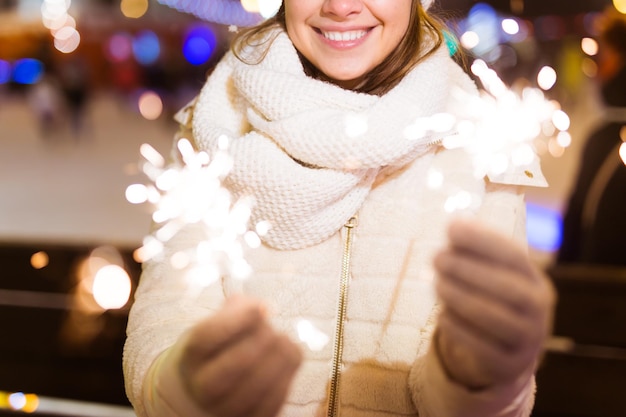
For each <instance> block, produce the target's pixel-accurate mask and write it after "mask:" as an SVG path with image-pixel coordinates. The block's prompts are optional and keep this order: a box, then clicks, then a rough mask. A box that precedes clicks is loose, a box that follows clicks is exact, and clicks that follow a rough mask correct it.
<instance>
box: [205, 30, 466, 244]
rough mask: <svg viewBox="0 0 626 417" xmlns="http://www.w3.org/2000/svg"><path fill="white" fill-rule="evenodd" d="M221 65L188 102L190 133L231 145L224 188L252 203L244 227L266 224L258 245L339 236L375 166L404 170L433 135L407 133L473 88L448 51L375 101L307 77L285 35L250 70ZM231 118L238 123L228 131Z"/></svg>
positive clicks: (208, 142)
mask: <svg viewBox="0 0 626 417" xmlns="http://www.w3.org/2000/svg"><path fill="white" fill-rule="evenodd" d="M224 61H227V62H229V64H228V66H229V70H228V71H229V74H228V77H224V78H223V79H222V80H220V81H219V82H211V79H209V81H208V82H207V84H206V85H205V87H204V88H203V91H202V93H201V95H200V96H199V98H198V101H197V103H196V107H195V110H194V117H193V133H194V137H195V140H196V143H197V146H198V147H199V148H200V149H203V150H207V151H209V153H210V152H211V151H212V150H214V149H215V147H216V143H217V140H218V138H219V136H220V135H223V134H225V135H227V136H228V137H229V138H230V139H231V144H230V148H229V151H230V153H231V155H232V157H233V159H234V166H233V169H232V171H231V172H230V174H229V175H228V177H227V178H226V180H225V185H226V186H227V187H228V188H229V189H230V190H231V192H233V194H234V195H235V196H242V195H252V196H253V197H254V199H255V203H254V208H253V215H252V218H251V221H252V222H254V223H256V222H258V221H261V220H265V221H269V222H270V224H271V230H270V232H269V233H268V234H267V235H265V236H263V239H264V241H265V242H266V243H267V244H268V245H270V246H272V247H275V248H278V249H299V248H303V247H307V246H310V245H314V244H316V243H319V242H321V241H323V240H325V239H326V238H328V237H329V236H331V235H332V234H334V233H335V232H337V230H339V229H340V228H341V227H342V225H344V224H345V223H346V221H347V220H348V219H349V218H350V217H351V216H353V215H354V214H355V213H356V212H357V211H358V210H359V207H360V206H361V205H362V204H363V202H364V200H365V199H366V197H367V195H368V192H369V191H370V189H371V187H372V184H373V182H374V180H375V179H376V176H377V175H378V174H379V172H380V171H381V169H383V168H386V167H400V166H402V165H405V164H407V163H408V162H410V161H412V160H413V159H415V158H417V157H418V156H420V155H422V154H424V153H425V152H428V151H429V149H430V148H431V147H432V143H433V139H435V140H436V139H439V138H438V137H433V136H432V135H430V136H426V137H423V138H420V139H417V140H416V139H415V138H407V135H406V134H405V129H407V127H409V126H411V125H412V124H414V123H415V121H416V120H417V119H420V118H424V117H429V116H432V115H434V114H436V113H441V112H445V111H446V110H447V109H448V108H449V104H450V99H451V94H450V92H451V90H452V89H453V88H454V86H458V87H460V88H463V89H464V90H466V91H467V90H472V89H475V87H474V84H473V83H472V82H471V80H470V79H469V77H467V75H465V73H463V71H462V69H461V68H460V67H459V66H458V65H456V64H455V63H454V62H453V61H452V59H451V58H450V57H449V55H448V53H447V49H446V48H440V49H439V50H438V51H436V52H435V53H434V54H432V55H431V56H430V57H428V58H426V59H425V60H424V61H422V62H421V63H420V64H419V65H418V66H417V67H416V68H415V69H413V70H412V71H411V72H410V73H409V74H408V75H407V76H406V77H405V78H404V79H403V80H402V81H401V82H400V84H398V85H397V86H396V87H395V88H393V89H392V90H391V91H390V92H388V93H387V94H385V95H384V96H382V97H378V96H372V95H367V94H361V93H355V92H353V91H349V90H345V89H342V88H340V87H337V86H335V85H333V84H329V83H326V82H322V81H318V80H315V79H312V78H310V77H308V76H306V75H305V73H304V71H303V67H302V64H301V62H300V59H299V57H298V54H297V52H296V50H295V48H294V46H293V44H292V43H291V41H290V40H289V37H288V36H287V34H286V33H284V32H281V33H280V34H279V36H278V37H277V38H276V40H275V41H274V42H273V44H272V45H271V47H270V49H269V52H268V54H267V56H266V57H265V58H264V59H263V60H262V62H261V63H259V64H258V65H248V64H245V63H243V62H241V61H239V60H237V59H235V58H234V57H233V56H232V55H230V56H229V57H226V59H225V60H224ZM225 65H226V64H223V66H225ZM216 71H221V72H222V73H224V72H225V71H226V70H225V69H223V68H221V69H220V68H219V67H218V69H217V70H216ZM214 76H215V77H219V76H218V75H214ZM220 97H223V98H225V100H221V101H220ZM233 120H240V125H241V126H240V127H238V128H237V129H234V128H233V126H234V125H233V124H232V123H230V122H231V121H233ZM229 123H230V124H229Z"/></svg>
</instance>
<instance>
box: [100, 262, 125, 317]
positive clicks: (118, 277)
mask: <svg viewBox="0 0 626 417" xmlns="http://www.w3.org/2000/svg"><path fill="white" fill-rule="evenodd" d="M130 291H131V281H130V277H129V276H128V273H127V272H126V271H125V270H124V268H122V267H121V266H118V265H107V266H104V267H102V268H100V269H99V270H98V272H96V275H95V277H94V279H93V297H94V299H95V300H96V302H97V303H98V305H99V306H100V307H102V308H104V309H105V310H110V309H119V308H122V307H124V306H125V305H126V303H127V302H128V300H129V299H130Z"/></svg>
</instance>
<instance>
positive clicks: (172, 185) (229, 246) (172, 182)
mask: <svg viewBox="0 0 626 417" xmlns="http://www.w3.org/2000/svg"><path fill="white" fill-rule="evenodd" d="M227 149H228V139H227V138H226V137H222V138H220V149H219V151H218V152H216V154H215V155H214V157H213V159H212V160H211V159H210V158H209V155H208V154H207V153H206V152H196V151H195V150H194V148H193V146H192V145H191V143H190V142H189V140H187V139H181V140H180V141H179V142H178V151H179V152H180V155H181V162H182V163H178V164H169V165H168V164H166V162H165V159H164V158H163V157H162V156H161V155H160V154H159V153H158V152H157V151H156V150H155V149H154V148H153V147H151V146H150V145H148V144H144V145H142V146H141V148H140V152H141V155H142V156H143V157H144V159H145V163H144V164H143V167H142V169H143V172H144V173H145V174H146V176H147V177H148V178H149V179H150V180H151V181H152V184H150V185H143V184H133V185H131V186H129V187H128V188H127V190H126V197H127V199H128V201H130V202H131V203H135V204H137V203H142V202H150V203H152V204H153V205H154V206H155V210H154V212H153V214H152V219H153V222H154V224H155V226H156V228H155V230H154V232H153V233H151V234H150V235H148V236H146V238H145V239H144V243H143V246H142V247H141V248H139V249H137V251H136V252H135V254H136V258H137V259H138V261H140V262H145V261H147V260H149V259H152V258H155V257H157V256H160V255H161V254H162V250H163V247H164V244H165V243H166V242H167V241H168V240H170V239H172V238H174V237H175V236H176V235H177V234H178V233H179V232H180V231H181V230H182V229H183V228H185V227H186V226H188V225H197V226H198V228H199V229H200V230H201V232H202V237H203V239H201V241H200V242H199V243H198V244H197V245H195V246H193V247H188V248H182V249H181V250H180V251H179V252H177V253H175V254H174V255H173V256H172V257H171V259H169V262H170V263H171V264H172V265H173V266H174V267H175V268H177V269H183V268H187V272H186V273H187V279H188V281H189V283H190V286H191V287H195V288H197V287H200V288H201V287H205V286H208V285H210V284H211V283H213V282H215V281H216V280H218V279H219V278H220V277H221V276H231V277H233V278H239V279H243V278H246V277H248V276H249V274H250V273H251V268H250V265H249V264H248V263H247V262H246V260H245V259H244V256H243V249H244V247H243V245H244V244H246V245H248V246H252V247H253V246H255V245H256V246H258V245H259V244H260V239H259V237H258V234H257V232H255V231H251V230H248V227H247V225H248V221H249V219H250V213H251V206H252V204H253V201H252V200H251V199H249V198H245V197H244V198H241V199H239V200H238V201H234V202H233V201H232V196H231V194H230V192H229V191H228V190H227V189H226V188H224V187H222V180H223V179H224V177H225V176H226V175H227V174H228V172H229V171H230V169H231V167H232V159H231V157H230V156H229V155H228V152H227ZM267 227H268V226H267V225H266V224H261V225H259V226H258V228H257V230H258V231H260V232H263V231H264V230H267Z"/></svg>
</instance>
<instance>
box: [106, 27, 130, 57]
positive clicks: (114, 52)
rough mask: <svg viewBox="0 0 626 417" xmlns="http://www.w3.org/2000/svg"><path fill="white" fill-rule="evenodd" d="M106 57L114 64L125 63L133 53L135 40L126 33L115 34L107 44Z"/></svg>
mask: <svg viewBox="0 0 626 417" xmlns="http://www.w3.org/2000/svg"><path fill="white" fill-rule="evenodd" d="M105 45H106V47H105V53H106V56H107V57H108V58H109V59H110V60H111V61H113V62H123V61H126V60H127V59H128V58H130V56H131V54H132V53H133V39H132V37H131V36H130V34H128V33H126V32H118V33H115V34H113V35H112V36H111V37H110V38H109V40H108V41H107V42H106V44H105Z"/></svg>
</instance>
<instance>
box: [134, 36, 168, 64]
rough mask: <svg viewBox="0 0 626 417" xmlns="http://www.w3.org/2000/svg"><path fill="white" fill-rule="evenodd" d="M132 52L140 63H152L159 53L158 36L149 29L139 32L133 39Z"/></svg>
mask: <svg viewBox="0 0 626 417" xmlns="http://www.w3.org/2000/svg"><path fill="white" fill-rule="evenodd" d="M133 53H134V54H135V59H136V60H137V62H139V63H140V64H143V65H150V64H153V63H154V62H155V61H156V60H157V59H159V55H160V54H161V44H160V42H159V37H158V36H157V35H156V33H154V32H152V31H150V30H146V31H143V32H140V33H139V34H138V35H137V37H136V38H135V39H134V40H133Z"/></svg>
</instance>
